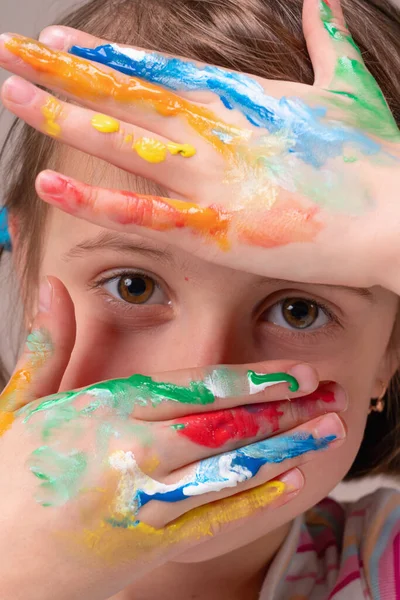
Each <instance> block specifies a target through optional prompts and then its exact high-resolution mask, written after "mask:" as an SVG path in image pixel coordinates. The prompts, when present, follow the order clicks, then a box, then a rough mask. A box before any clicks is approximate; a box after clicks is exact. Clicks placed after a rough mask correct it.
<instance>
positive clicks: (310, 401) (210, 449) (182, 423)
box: [152, 383, 348, 477]
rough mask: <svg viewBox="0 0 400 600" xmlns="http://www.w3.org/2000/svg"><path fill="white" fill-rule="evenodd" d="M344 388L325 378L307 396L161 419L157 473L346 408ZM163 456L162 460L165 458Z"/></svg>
mask: <svg viewBox="0 0 400 600" xmlns="http://www.w3.org/2000/svg"><path fill="white" fill-rule="evenodd" d="M347 404H348V401H347V396H346V393H345V391H344V389H343V388H342V387H341V386H340V385H338V384H335V383H326V384H322V385H320V386H319V387H318V389H317V390H316V391H315V392H313V393H312V394H309V395H307V396H304V397H301V398H297V399H293V400H285V401H278V402H266V403H260V404H248V405H245V406H237V407H235V408H231V409H223V410H217V411H208V412H202V413H199V414H194V415H188V416H184V417H182V418H180V419H175V420H174V421H169V422H168V421H167V422H163V423H159V424H158V425H157V427H156V430H155V431H154V447H153V454H154V457H155V459H157V458H158V459H159V465H157V467H156V468H154V471H153V473H152V474H153V476H155V477H156V476H158V475H159V474H164V475H165V473H166V472H167V471H166V469H169V472H170V471H175V470H177V469H179V468H181V467H183V466H185V465H188V464H191V463H194V462H196V461H198V460H201V459H205V458H207V457H210V456H214V455H216V454H219V453H220V452H222V451H224V452H227V451H229V450H233V449H236V448H239V447H240V446H242V445H243V444H244V443H254V442H256V441H259V440H261V439H267V438H269V437H272V436H274V435H278V434H280V433H283V432H285V431H288V430H289V429H293V428H294V427H296V426H299V425H301V424H304V423H306V422H307V421H310V420H312V419H314V418H316V417H319V416H322V415H324V414H326V413H327V412H341V411H344V410H346V408H347ZM161 457H162V460H161Z"/></svg>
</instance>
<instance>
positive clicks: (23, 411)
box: [0, 278, 346, 600]
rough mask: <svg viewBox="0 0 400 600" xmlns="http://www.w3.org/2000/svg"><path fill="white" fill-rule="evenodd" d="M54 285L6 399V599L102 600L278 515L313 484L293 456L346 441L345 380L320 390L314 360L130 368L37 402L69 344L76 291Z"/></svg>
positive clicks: (2, 504)
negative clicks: (196, 549)
mask: <svg viewBox="0 0 400 600" xmlns="http://www.w3.org/2000/svg"><path fill="white" fill-rule="evenodd" d="M51 284H52V290H53V292H52V302H51V308H50V300H49V298H50V297H49V295H47V300H46V301H45V302H44V303H42V306H43V307H44V308H45V310H47V312H41V313H40V314H39V316H38V318H37V320H36V322H35V325H34V328H33V331H32V333H31V334H30V336H29V338H28V342H27V346H26V349H25V353H24V355H23V356H22V358H21V360H20V362H19V366H18V368H17V370H16V372H15V374H14V375H13V377H12V379H11V382H10V385H9V386H8V387H7V388H6V389H5V390H4V392H3V394H2V395H1V397H0V432H1V433H2V437H1V438H0V455H1V457H2V461H1V462H2V469H1V472H0V489H2V490H6V492H7V493H5V494H2V495H1V497H0V528H1V532H2V535H1V537H0V554H1V556H2V563H1V567H0V580H1V581H2V597H3V598H5V599H7V600H8V598H13V600H17V599H18V598H24V600H36V599H39V598H40V600H48V599H50V598H54V590H55V589H57V598H59V599H60V600H64V599H65V600H67V599H70V598H71V597H78V596H79V597H90V598H93V599H96V598H99V599H102V598H109V597H110V596H112V595H113V594H115V593H117V592H118V591H119V590H121V589H123V588H124V587H126V586H127V585H129V584H130V583H131V582H132V581H133V580H134V579H135V578H138V577H140V576H141V575H143V574H144V573H146V572H147V571H149V570H151V569H154V568H155V567H156V566H158V565H160V564H162V563H164V562H165V561H167V560H170V559H171V558H173V557H175V556H177V555H179V554H181V553H182V552H184V551H185V550H187V548H189V547H193V546H195V545H197V544H200V543H202V542H203V541H205V540H209V539H210V537H211V536H219V535H221V534H223V533H224V532H226V531H228V530H231V529H234V528H237V527H240V526H243V525H246V524H248V523H249V522H251V520H252V519H255V518H259V516H260V514H263V513H265V512H267V511H279V507H280V506H282V505H283V504H285V503H287V502H288V501H290V500H292V499H293V498H294V497H295V496H296V495H297V493H298V492H299V490H300V489H301V488H302V486H303V484H304V481H303V476H302V474H301V473H300V471H299V470H298V469H297V467H298V466H299V465H301V464H303V463H305V462H307V461H309V460H311V459H312V457H313V455H314V454H315V451H319V450H323V449H326V451H327V452H330V451H331V450H330V448H334V447H335V446H337V445H339V444H341V443H342V441H343V438H344V435H345V433H344V428H343V424H342V422H341V419H340V418H339V417H338V416H337V415H336V414H335V413H336V412H339V411H341V410H344V409H345V408H346V398H345V394H344V392H343V391H342V390H341V388H340V387H339V386H338V385H335V384H324V385H323V386H320V387H319V388H318V389H317V390H316V391H315V388H316V387H317V384H318V379H317V377H316V373H315V371H314V370H313V369H312V368H311V367H309V366H307V365H294V364H293V363H291V362H290V361H276V362H270V363H268V364H259V365H257V366H255V367H254V369H256V372H257V373H259V374H258V375H257V374H256V372H255V371H254V370H253V369H252V367H237V368H225V367H215V368H213V369H207V370H198V369H196V370H193V371H190V372H188V371H181V372H175V373H170V374H164V375H163V376H153V377H145V376H142V375H133V376H132V377H130V378H128V379H124V380H114V381H108V382H103V383H98V384H95V385H92V386H89V387H87V388H85V389H82V390H76V391H71V392H65V393H56V394H53V395H50V396H49V395H47V397H45V398H40V399H38V397H39V396H40V395H41V394H49V393H50V392H54V391H57V389H58V387H59V382H60V381H61V378H62V375H63V372H64V369H65V367H66V364H67V362H68V358H69V356H70V354H71V351H72V349H73V345H74V332H75V320H74V314H73V306H72V302H71V300H70V298H69V296H68V294H67V292H66V290H65V288H64V287H63V286H62V284H61V283H60V282H59V281H58V280H56V279H54V278H52V279H51ZM290 373H292V375H291V374H290ZM166 382H168V383H166ZM172 382H173V383H172ZM288 388H289V389H288ZM291 390H292V391H291ZM313 390H314V392H312V391H313ZM305 392H312V393H311V394H309V395H308V396H306V397H303V398H299V397H300V396H301V394H304V393H305ZM284 396H287V398H288V400H286V401H280V402H278V401H277V399H278V398H281V397H284ZM294 399H296V400H294ZM290 400H291V401H290ZM328 411H329V414H326V415H325V413H327V412H328ZM322 415H325V416H322ZM271 436H273V437H271ZM211 503H212V504H211ZM27 540H29V544H27ZM21 565H23V569H21V567H20V566H21Z"/></svg>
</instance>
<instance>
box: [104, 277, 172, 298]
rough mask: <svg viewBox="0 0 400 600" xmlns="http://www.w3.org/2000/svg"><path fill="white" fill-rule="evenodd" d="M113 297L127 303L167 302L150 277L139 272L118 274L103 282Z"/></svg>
mask: <svg viewBox="0 0 400 600" xmlns="http://www.w3.org/2000/svg"><path fill="white" fill-rule="evenodd" d="M103 287H104V288H105V289H106V290H107V291H108V292H109V293H110V294H111V295H112V296H114V298H117V299H119V300H123V301H124V302H127V303H128V304H167V303H168V299H166V298H165V294H164V292H163V291H162V290H161V289H160V287H159V286H158V285H157V283H156V282H155V281H154V279H152V278H151V277H148V276H147V275H142V274H140V273H130V274H124V275H119V276H118V277H114V278H113V279H109V280H108V281H105V282H104V283H103Z"/></svg>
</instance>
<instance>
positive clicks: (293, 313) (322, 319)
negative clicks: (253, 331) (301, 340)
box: [263, 298, 330, 330]
mask: <svg viewBox="0 0 400 600" xmlns="http://www.w3.org/2000/svg"><path fill="white" fill-rule="evenodd" d="M263 319H264V320H265V321H270V322H271V323H274V325H278V326H279V327H286V328H289V329H310V330H311V329H319V328H320V327H323V326H324V325H326V324H327V323H329V321H330V318H329V316H328V314H327V313H326V312H325V311H324V309H323V308H321V307H320V306H319V305H318V304H317V303H316V302H313V301H312V300H307V299H306V298H286V299H285V300H282V301H281V302H278V303H277V304H274V306H271V308H269V309H268V310H267V311H265V313H264V315H263Z"/></svg>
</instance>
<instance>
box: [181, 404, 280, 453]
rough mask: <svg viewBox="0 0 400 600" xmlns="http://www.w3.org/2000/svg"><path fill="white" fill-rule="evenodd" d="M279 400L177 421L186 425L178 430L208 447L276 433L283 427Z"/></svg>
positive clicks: (193, 440)
mask: <svg viewBox="0 0 400 600" xmlns="http://www.w3.org/2000/svg"><path fill="white" fill-rule="evenodd" d="M277 405H278V403H277V402H274V403H269V404H268V406H265V405H256V404H253V405H249V406H240V407H237V408H232V409H230V410H218V411H215V412H207V413H202V414H198V415H191V416H189V417H186V418H185V419H184V420H182V419H180V420H179V421H177V423H179V424H183V425H184V426H185V428H184V429H178V430H177V433H179V434H180V435H183V436H185V437H187V438H189V439H190V440H191V441H192V442H195V443H196V444H199V445H200V446H206V447H207V448H220V447H221V446H223V445H224V444H226V443H227V442H231V441H234V440H244V439H247V438H252V437H254V436H256V435H257V434H258V433H260V431H262V432H267V431H268V432H275V431H277V430H278V429H279V417H281V416H282V415H283V413H282V412H280V411H279V406H277Z"/></svg>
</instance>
